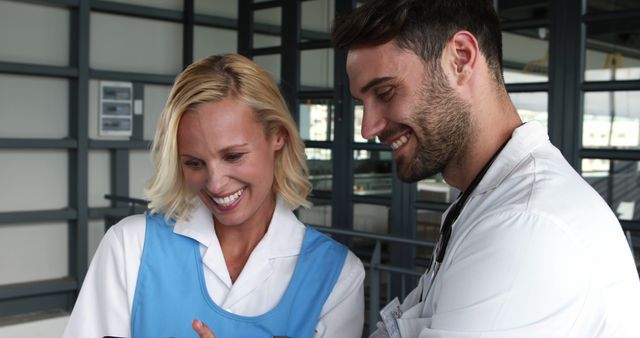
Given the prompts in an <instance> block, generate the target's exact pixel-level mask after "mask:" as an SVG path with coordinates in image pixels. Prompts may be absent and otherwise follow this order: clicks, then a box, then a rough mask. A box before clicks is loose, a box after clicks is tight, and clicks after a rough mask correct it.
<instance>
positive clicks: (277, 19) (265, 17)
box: [253, 7, 282, 48]
mask: <svg viewBox="0 0 640 338" xmlns="http://www.w3.org/2000/svg"><path fill="white" fill-rule="evenodd" d="M253 20H254V34H253V48H262V47H274V46H280V44H281V42H280V41H281V39H280V36H281V35H282V27H281V24H280V23H281V22H282V8H281V7H276V8H268V9H261V10H258V11H255V12H253ZM258 33H260V34H258Z"/></svg>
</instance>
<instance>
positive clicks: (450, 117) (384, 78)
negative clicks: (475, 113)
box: [347, 41, 471, 182]
mask: <svg viewBox="0 0 640 338" xmlns="http://www.w3.org/2000/svg"><path fill="white" fill-rule="evenodd" d="M431 68H434V69H431ZM347 72H348V74H349V83H350V89H351V94H352V95H353V96H354V97H355V98H357V99H359V100H361V101H362V102H363V104H364V117H363V120H362V136H363V137H364V138H366V139H372V138H374V137H378V138H379V139H380V142H382V143H384V144H388V145H389V146H391V148H392V149H393V154H394V157H395V159H396V163H397V165H398V176H399V177H400V179H401V180H403V181H405V182H415V181H418V180H421V179H424V178H427V177H430V176H432V175H434V174H436V173H439V172H442V171H443V170H444V169H445V167H446V166H447V165H448V164H449V163H450V162H451V161H452V160H454V157H455V155H456V154H458V153H459V152H460V151H461V150H463V148H464V147H465V146H466V144H467V140H468V139H469V134H470V132H471V119H470V113H469V106H468V104H467V103H466V102H464V101H463V100H462V99H461V98H460V97H459V96H458V95H457V94H456V92H455V91H454V89H453V88H451V86H450V85H449V81H448V79H447V76H446V75H445V74H444V72H443V71H442V68H441V67H440V66H437V67H431V66H428V65H425V63H424V62H423V61H422V59H421V58H420V57H419V56H417V55H416V54H414V53H413V52H411V51H408V50H401V49H399V48H398V47H397V46H396V45H395V43H394V42H393V41H390V42H387V43H385V44H382V45H378V46H373V47H358V48H352V49H350V50H349V54H348V56H347Z"/></svg>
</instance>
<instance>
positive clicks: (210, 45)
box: [193, 26, 238, 61]
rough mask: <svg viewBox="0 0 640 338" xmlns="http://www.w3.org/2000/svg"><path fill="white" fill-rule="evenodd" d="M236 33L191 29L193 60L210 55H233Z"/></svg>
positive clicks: (196, 27)
mask: <svg viewBox="0 0 640 338" xmlns="http://www.w3.org/2000/svg"><path fill="white" fill-rule="evenodd" d="M237 41H238V32H237V31H234V30H230V29H219V28H212V27H205V26H195V27H194V28H193V60H194V61H196V60H200V59H202V58H205V57H207V56H209V55H212V54H222V53H235V52H236V51H237V50H238V47H237Z"/></svg>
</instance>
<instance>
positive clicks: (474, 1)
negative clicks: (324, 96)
mask: <svg viewBox="0 0 640 338" xmlns="http://www.w3.org/2000/svg"><path fill="white" fill-rule="evenodd" d="M460 30H467V31H469V32H471V34H473V35H474V36H475V37H476V39H477V40H478V44H479V48H480V51H481V52H482V54H483V55H484V56H485V58H486V60H487V64H488V66H489V69H490V70H491V71H492V72H493V75H494V77H495V79H496V81H497V82H498V83H504V81H503V78H502V35H501V31H500V20H499V19H498V15H497V14H496V12H495V10H494V8H493V6H492V4H491V1H489V0H369V1H366V2H365V3H364V4H363V5H362V6H360V7H358V8H356V9H354V10H353V11H352V12H351V13H349V14H347V15H343V16H338V17H337V18H336V20H335V21H334V24H333V27H332V31H331V38H332V42H333V45H334V46H335V47H336V48H350V47H358V46H375V45H380V44H383V43H386V42H388V41H390V40H392V39H394V40H395V42H396V44H397V45H398V47H400V48H402V49H408V50H411V51H413V52H414V53H415V54H417V55H418V56H420V57H422V59H423V60H424V61H425V62H426V63H427V64H429V65H431V66H434V65H436V61H437V60H439V59H440V56H441V55H442V50H443V49H444V46H445V45H446V43H447V41H449V39H450V38H451V37H452V36H453V34H455V33H456V32H458V31H460Z"/></svg>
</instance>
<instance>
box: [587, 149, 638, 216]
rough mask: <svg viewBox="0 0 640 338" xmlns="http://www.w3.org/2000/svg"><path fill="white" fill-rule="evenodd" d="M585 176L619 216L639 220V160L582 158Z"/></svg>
mask: <svg viewBox="0 0 640 338" xmlns="http://www.w3.org/2000/svg"><path fill="white" fill-rule="evenodd" d="M582 177H584V179H585V180H586V181H587V182H589V184H591V186H592V187H593V188H594V189H595V190H596V191H597V192H598V193H599V194H600V196H602V198H604V200H605V201H607V203H608V204H609V206H611V209H613V212H614V213H615V214H616V215H618V218H619V219H621V220H634V221H635V220H639V219H640V162H638V161H617V160H604V159H583V160H582Z"/></svg>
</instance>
